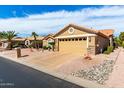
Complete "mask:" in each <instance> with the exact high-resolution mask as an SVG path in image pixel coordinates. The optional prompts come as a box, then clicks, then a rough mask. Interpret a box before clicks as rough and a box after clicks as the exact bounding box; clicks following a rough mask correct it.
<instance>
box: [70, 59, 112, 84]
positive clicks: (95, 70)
mask: <svg viewBox="0 0 124 93" xmlns="http://www.w3.org/2000/svg"><path fill="white" fill-rule="evenodd" d="M113 66H114V61H113V60H105V62H104V63H103V64H100V65H97V66H93V67H92V68H89V69H85V70H80V71H77V72H74V73H72V75H73V76H75V77H80V78H84V79H88V80H91V81H95V82H97V83H99V84H105V81H106V80H108V78H109V74H110V73H112V71H113Z"/></svg>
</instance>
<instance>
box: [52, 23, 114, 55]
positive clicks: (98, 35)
mask: <svg viewBox="0 0 124 93" xmlns="http://www.w3.org/2000/svg"><path fill="white" fill-rule="evenodd" d="M112 37H113V30H94V29H89V28H85V27H80V26H77V25H74V24H69V25H68V26H66V27H65V28H63V29H62V30H60V31H59V32H58V33H56V34H55V35H54V38H55V49H56V50H57V51H60V52H70V53H83V54H86V53H90V54H97V53H100V52H103V50H104V49H105V48H107V46H109V45H110V44H111V45H113V44H112V43H113V41H112V39H111V38H112Z"/></svg>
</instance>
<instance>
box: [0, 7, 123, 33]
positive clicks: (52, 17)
mask: <svg viewBox="0 0 124 93" xmlns="http://www.w3.org/2000/svg"><path fill="white" fill-rule="evenodd" d="M69 23H75V24H78V25H81V26H86V27H93V28H95V29H115V34H118V33H119V32H121V31H124V30H123V29H124V26H123V24H124V6H104V7H101V8H93V7H92V8H90V7H89V8H85V9H81V10H77V11H71V12H70V11H65V10H62V11H56V12H47V13H43V14H35V15H27V17H22V18H17V17H16V18H9V19H0V30H1V31H3V30H4V31H6V30H15V31H16V32H19V33H22V34H30V33H31V32H32V31H35V32H37V33H38V34H47V33H55V32H58V31H59V30H60V29H62V28H63V27H64V26H65V25H67V24H69Z"/></svg>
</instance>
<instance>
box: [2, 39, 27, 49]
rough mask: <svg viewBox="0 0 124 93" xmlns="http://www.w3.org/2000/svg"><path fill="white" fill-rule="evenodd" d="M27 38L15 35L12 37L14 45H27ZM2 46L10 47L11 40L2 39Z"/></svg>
mask: <svg viewBox="0 0 124 93" xmlns="http://www.w3.org/2000/svg"><path fill="white" fill-rule="evenodd" d="M25 40H26V39H25V38H22V37H15V38H13V39H12V45H13V47H18V46H19V47H22V48H24V47H26V46H25ZM1 47H2V48H8V47H9V42H8V40H7V39H1Z"/></svg>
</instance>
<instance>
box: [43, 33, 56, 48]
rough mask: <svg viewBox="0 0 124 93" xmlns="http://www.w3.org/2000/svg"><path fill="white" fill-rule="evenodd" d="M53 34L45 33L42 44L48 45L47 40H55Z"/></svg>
mask: <svg viewBox="0 0 124 93" xmlns="http://www.w3.org/2000/svg"><path fill="white" fill-rule="evenodd" d="M54 39H55V38H54V35H53V34H49V35H47V36H45V37H44V38H43V46H47V47H48V46H50V44H49V42H55V41H54Z"/></svg>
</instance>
